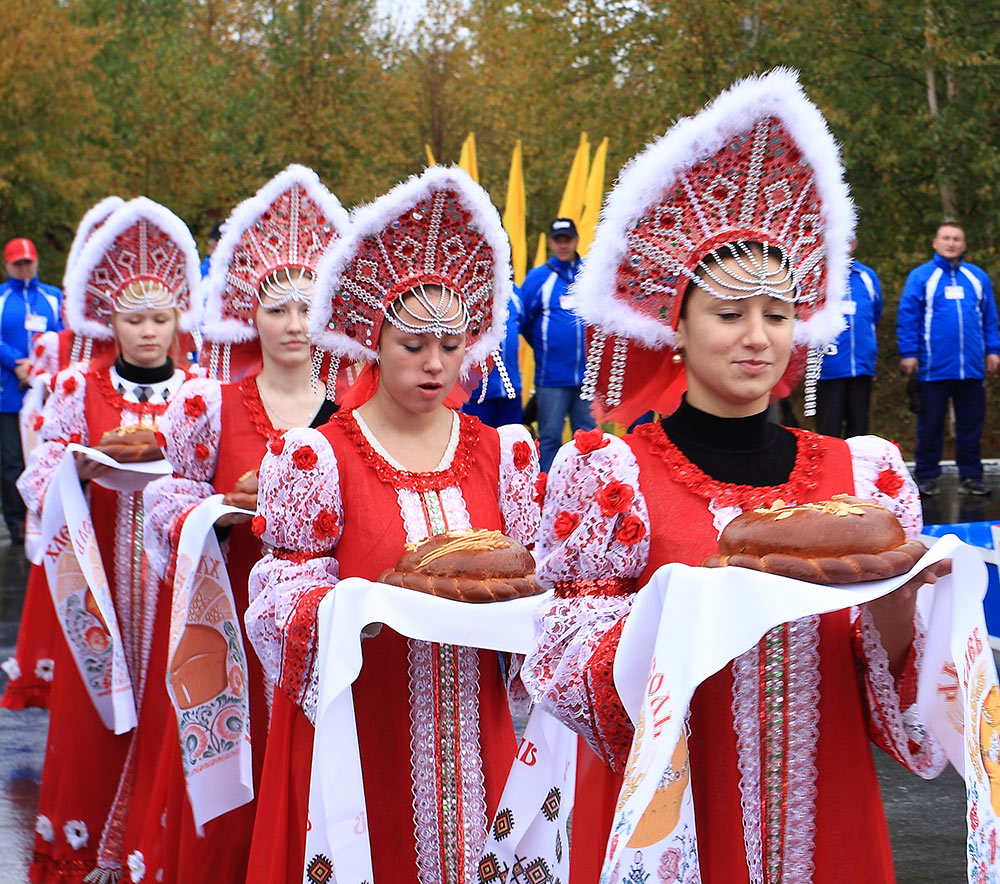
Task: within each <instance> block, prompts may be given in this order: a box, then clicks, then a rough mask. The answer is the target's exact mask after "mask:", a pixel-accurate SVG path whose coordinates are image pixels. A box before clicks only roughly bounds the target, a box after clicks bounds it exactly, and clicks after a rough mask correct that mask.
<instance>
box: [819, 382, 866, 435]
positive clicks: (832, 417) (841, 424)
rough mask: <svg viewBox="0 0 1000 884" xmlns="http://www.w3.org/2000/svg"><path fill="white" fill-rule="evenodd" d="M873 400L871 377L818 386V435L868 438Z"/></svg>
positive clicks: (825, 383)
mask: <svg viewBox="0 0 1000 884" xmlns="http://www.w3.org/2000/svg"><path fill="white" fill-rule="evenodd" d="M871 400H872V378H871V375H867V374H863V375H859V376H858V377H856V378H834V379H833V380H830V381H819V382H818V383H817V384H816V432H817V433H822V434H823V435H824V436H839V437H840V438H841V439H849V438H850V437H851V436H864V435H865V434H866V433H867V432H868V407H869V405H870V404H871Z"/></svg>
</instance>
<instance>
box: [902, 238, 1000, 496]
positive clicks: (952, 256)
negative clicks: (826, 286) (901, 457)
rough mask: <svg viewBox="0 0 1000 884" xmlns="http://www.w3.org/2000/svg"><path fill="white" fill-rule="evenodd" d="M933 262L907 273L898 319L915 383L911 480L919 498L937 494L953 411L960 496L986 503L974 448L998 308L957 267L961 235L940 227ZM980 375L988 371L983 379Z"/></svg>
mask: <svg viewBox="0 0 1000 884" xmlns="http://www.w3.org/2000/svg"><path fill="white" fill-rule="evenodd" d="M933 246H934V257H933V258H932V259H931V260H930V261H928V262H927V263H926V264H922V265H921V266H920V267H917V268H916V269H915V270H912V271H911V272H910V275H909V276H908V277H907V278H906V285H905V286H904V288H903V294H902V296H901V297H900V300H899V311H898V313H897V314H896V340H897V344H898V346H899V355H900V362H899V367H900V369H901V370H902V371H903V373H904V374H906V375H910V376H912V375H914V374H916V375H917V378H918V379H919V381H920V391H921V398H922V407H921V410H920V413H919V414H918V416H917V457H916V470H915V473H916V479H917V484H918V485H919V486H920V493H921V494H922V495H925V496H928V495H933V494H937V493H938V483H937V477H938V476H940V475H941V467H940V465H939V461H940V460H941V447H942V442H943V438H944V420H945V414H946V412H947V408H948V400H949V399H951V401H952V404H953V406H954V409H955V461H956V463H957V464H958V475H959V479H960V490H961V491H962V492H964V493H966V494H978V495H986V494H990V493H991V491H990V489H989V488H987V487H986V485H984V484H983V464H982V460H981V459H980V453H979V440H980V437H981V436H982V433H983V421H984V419H985V416H986V387H985V384H984V383H983V379H984V377H985V372H986V371H988V372H990V373H991V374H993V373H995V372H996V371H997V369H998V368H1000V333H998V330H997V305H996V302H995V301H994V300H993V286H992V285H991V284H990V278H989V277H988V276H987V275H986V274H985V273H984V272H983V270H982V269H981V268H979V267H977V266H976V265H975V264H969V263H968V262H967V261H963V260H962V256H963V255H964V254H965V232H964V231H963V230H962V227H961V225H959V224H954V223H952V222H946V223H944V224H942V225H941V226H940V227H939V228H938V230H937V233H936V235H935V236H934V243H933ZM984 369H985V371H984Z"/></svg>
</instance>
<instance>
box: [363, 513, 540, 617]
mask: <svg viewBox="0 0 1000 884" xmlns="http://www.w3.org/2000/svg"><path fill="white" fill-rule="evenodd" d="M378 579H379V583H388V584H389V585H391V586H400V587H403V588H405V589H413V590H416V591H417V592H426V593H429V594H430V595H436V596H440V597H442V598H448V599H453V600H455V601H460V602H498V601H507V600H509V599H516V598H523V597H525V596H532V595H537V594H538V593H540V592H543V590H542V588H541V587H540V586H539V585H538V583H537V581H536V580H535V560H534V558H532V555H531V553H530V552H528V550H526V549H525V548H524V547H523V546H522V545H521V544H520V543H518V542H517V541H516V540H513V539H512V538H510V537H507V536H505V535H504V534H501V533H500V532H499V531H484V530H478V531H474V530H464V531H448V532H446V533H444V534H435V535H434V536H432V537H428V538H427V539H426V540H424V541H421V542H420V543H408V544H407V545H406V551H405V552H404V553H403V555H402V557H401V558H400V560H399V561H398V562H397V563H396V567H395V568H394V569H391V570H388V571H385V572H383V573H382V574H381V575H380V576H379V578H378Z"/></svg>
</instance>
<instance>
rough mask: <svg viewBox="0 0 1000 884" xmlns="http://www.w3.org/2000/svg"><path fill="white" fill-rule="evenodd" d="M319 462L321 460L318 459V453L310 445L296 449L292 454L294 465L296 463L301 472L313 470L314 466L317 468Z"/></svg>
mask: <svg viewBox="0 0 1000 884" xmlns="http://www.w3.org/2000/svg"><path fill="white" fill-rule="evenodd" d="M317 460H319V458H318V457H316V452H315V451H313V450H312V448H310V447H309V446H308V445H303V446H302V447H301V448H296V449H295V451H294V452H293V453H292V463H294V464H295V466H297V467H298V468H299V469H300V470H311V469H312V468H313V467H314V466H316V461H317Z"/></svg>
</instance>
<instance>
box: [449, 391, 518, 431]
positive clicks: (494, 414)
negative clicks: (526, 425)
mask: <svg viewBox="0 0 1000 884" xmlns="http://www.w3.org/2000/svg"><path fill="white" fill-rule="evenodd" d="M462 411H464V412H465V413H466V414H473V415H475V416H476V417H478V418H479V419H480V420H481V421H482V422H483V423H484V424H486V426H488V427H502V426H504V425H505V424H519V423H521V416H522V415H523V413H524V408H523V406H522V405H521V391H520V390H518V392H517V398H516V399H507V398H506V397H499V398H496V399H484V400H483V401H482V403H479V402H476V400H475V398H472V399H470V400H469V401H468V402H466V403H465V405H463V406H462Z"/></svg>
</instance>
